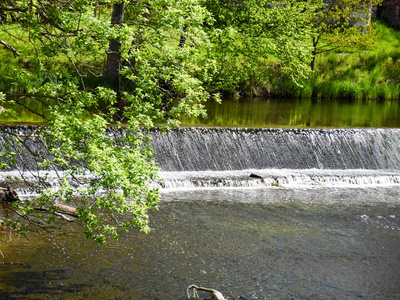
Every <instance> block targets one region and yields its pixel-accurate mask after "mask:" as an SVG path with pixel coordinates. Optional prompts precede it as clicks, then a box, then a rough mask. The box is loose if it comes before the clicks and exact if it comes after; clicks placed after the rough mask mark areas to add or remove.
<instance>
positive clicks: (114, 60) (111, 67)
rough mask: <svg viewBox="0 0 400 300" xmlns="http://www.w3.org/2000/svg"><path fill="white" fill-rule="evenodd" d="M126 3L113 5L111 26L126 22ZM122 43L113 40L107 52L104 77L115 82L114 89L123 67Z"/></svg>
mask: <svg viewBox="0 0 400 300" xmlns="http://www.w3.org/2000/svg"><path fill="white" fill-rule="evenodd" d="M124 11H125V2H124V1H121V2H118V3H115V4H114V5H113V11H112V17H111V24H112V25H115V26H118V25H122V23H123V21H124ZM120 50H121V43H120V42H119V41H118V40H111V41H110V44H109V48H108V52H107V62H106V66H105V69H104V74H103V75H104V77H106V78H110V79H112V80H113V82H114V89H115V88H116V86H115V85H116V84H117V83H118V78H119V71H120V65H121V53H120Z"/></svg>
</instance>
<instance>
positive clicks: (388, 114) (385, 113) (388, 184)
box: [0, 99, 400, 300]
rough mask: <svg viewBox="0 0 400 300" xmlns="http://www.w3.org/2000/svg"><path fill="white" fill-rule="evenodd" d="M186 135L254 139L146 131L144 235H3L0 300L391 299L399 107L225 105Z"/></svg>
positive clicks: (75, 230) (398, 248) (67, 231)
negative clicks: (153, 189) (152, 159)
mask: <svg viewBox="0 0 400 300" xmlns="http://www.w3.org/2000/svg"><path fill="white" fill-rule="evenodd" d="M183 121H184V123H186V124H189V125H207V126H226V127H235V126H239V125H240V126H243V127H255V129H240V128H218V129H215V128H198V127H196V128H184V129H179V130H175V131H172V132H169V133H168V134H165V135H161V134H160V132H159V131H157V130H154V131H153V132H152V136H153V139H154V142H153V147H154V148H155V149H157V151H158V154H157V155H156V161H157V162H158V164H159V166H160V169H161V171H160V176H161V178H162V181H161V182H160V183H154V184H158V185H159V186H160V189H161V203H160V209H159V210H158V211H155V212H151V216H150V220H151V223H150V224H151V227H152V231H151V232H150V233H149V234H143V233H140V232H136V231H133V232H130V233H127V234H125V235H123V236H122V237H121V239H120V240H119V241H111V242H110V243H109V244H107V245H105V246H99V245H96V244H94V243H93V242H91V241H88V240H86V239H85V237H84V235H83V234H82V233H81V228H80V227H79V224H64V226H63V227H62V230H61V231H59V230H58V231H55V232H47V233H44V232H39V233H36V232H31V233H30V234H29V235H28V238H29V240H28V239H25V238H21V237H16V236H15V235H13V236H12V240H11V241H9V233H8V232H7V231H0V250H1V252H0V299H139V300H140V299H162V300H164V299H166V300H168V299H171V300H172V299H174V300H175V299H187V296H186V288H187V287H188V286H189V285H190V284H196V285H198V286H204V287H210V288H214V289H217V290H219V291H221V292H222V293H223V294H224V296H225V297H226V298H227V299H237V300H239V299H241V300H243V299H400V284H399V283H400V271H399V270H400V129H396V128H400V116H399V109H398V104H395V103H369V102H367V103H358V104H357V103H353V104H352V105H350V104H346V103H340V102H331V103H329V104H327V103H326V105H325V104H323V103H320V102H316V103H313V102H312V101H311V100H310V101H308V100H304V101H300V102H294V103H293V102H292V103H289V102H287V101H273V100H262V101H261V100H257V99H255V100H249V101H247V102H246V101H242V100H231V101H228V102H226V104H222V105H220V106H217V107H215V108H213V110H212V111H210V113H209V119H208V120H199V119H190V120H189V119H188V120H183ZM268 127H283V128H287V127H296V128H297V129H280V128H274V129H268ZM299 127H300V128H301V129H298V128H299ZM308 127H311V128H312V127H329V128H331V127H334V128H336V127H342V128H341V129H329V130H328V129H308ZM353 127H357V128H359V129H354V128H353ZM363 127H380V128H379V129H375V128H363ZM24 130H29V128H17V129H16V132H22V131H24ZM1 141H2V137H1V136H0V150H1V147H2V145H1ZM27 161H29V160H27ZM252 173H253V174H257V175H258V176H261V177H262V178H263V179H261V178H258V177H250V176H249V175H250V174H252ZM15 176H18V172H16V171H15V170H8V171H7V172H1V173H0V186H5V185H6V184H8V183H9V178H14V177H15ZM49 180H50V181H51V174H50V176H49ZM19 191H20V192H21V193H26V194H25V195H24V197H31V196H34V194H33V192H32V191H29V190H19ZM201 296H202V297H205V296H207V294H202V295H201Z"/></svg>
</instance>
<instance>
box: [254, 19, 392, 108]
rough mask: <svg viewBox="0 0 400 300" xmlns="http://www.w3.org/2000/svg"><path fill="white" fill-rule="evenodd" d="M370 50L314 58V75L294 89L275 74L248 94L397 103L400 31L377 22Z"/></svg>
mask: <svg viewBox="0 0 400 300" xmlns="http://www.w3.org/2000/svg"><path fill="white" fill-rule="evenodd" d="M375 25H376V31H377V42H376V45H375V47H374V48H373V49H364V50H353V49H338V50H337V51H335V52H328V53H325V54H321V55H319V56H317V59H316V65H315V71H314V73H313V74H312V75H311V76H310V77H309V78H308V79H306V80H303V81H302V82H301V86H297V85H295V84H293V83H292V82H290V80H288V79H287V78H284V77H281V76H279V74H278V73H277V74H275V75H274V77H271V78H269V82H260V83H259V84H258V85H257V84H254V86H253V88H252V91H250V92H251V93H252V94H255V95H257V94H259V95H268V96H271V97H283V98H318V99H326V98H328V99H348V100H399V99H400V31H396V30H394V29H392V28H389V27H387V26H386V25H385V24H383V23H380V22H377V23H376V24H375Z"/></svg>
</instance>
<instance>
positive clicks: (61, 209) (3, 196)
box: [0, 186, 78, 222]
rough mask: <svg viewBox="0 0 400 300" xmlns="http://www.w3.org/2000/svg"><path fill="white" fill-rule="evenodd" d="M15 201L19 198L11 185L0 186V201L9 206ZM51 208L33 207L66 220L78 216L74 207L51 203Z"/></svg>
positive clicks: (68, 220) (71, 219) (72, 219)
mask: <svg viewBox="0 0 400 300" xmlns="http://www.w3.org/2000/svg"><path fill="white" fill-rule="evenodd" d="M16 201H20V199H19V197H18V193H17V192H16V191H15V190H14V189H13V188H12V187H10V186H7V187H6V188H2V187H0V203H1V204H2V205H4V206H10V205H11V204H12V203H13V202H16ZM53 208H55V210H54V211H53V210H52V209H47V208H35V210H37V211H43V212H48V213H52V214H55V215H57V216H59V217H61V218H62V219H63V220H64V221H67V222H73V221H74V220H75V218H77V217H78V212H77V209H76V208H75V207H72V206H68V205H64V204H57V203H56V204H54V205H53ZM71 217H73V218H71Z"/></svg>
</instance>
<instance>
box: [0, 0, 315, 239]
mask: <svg viewBox="0 0 400 300" xmlns="http://www.w3.org/2000/svg"><path fill="white" fill-rule="evenodd" d="M321 5H322V1H309V2H307V1H294V0H283V1H277V0H268V1H266V0H256V1H253V0H245V1H240V2H236V1H227V0H221V1H208V0H171V1H164V0H160V1H134V0H104V1H95V0H87V1H82V0H71V1H64V0H52V1H50V0H32V1H26V0H7V1H3V2H2V4H1V5H0V15H1V16H2V17H1V19H2V20H5V22H3V24H2V25H0V26H1V27H0V30H1V32H2V35H1V40H0V42H1V44H2V45H3V46H4V47H2V48H1V50H0V51H1V52H0V53H1V55H2V56H3V57H6V58H7V59H8V60H7V61H8V62H7V65H5V66H4V67H1V68H4V69H2V70H5V72H1V74H0V79H1V80H0V90H1V91H2V92H3V93H4V94H5V98H4V97H3V98H4V99H2V105H4V107H6V109H7V110H8V112H10V111H11V109H10V108H12V107H13V105H14V106H15V105H16V106H21V107H24V108H25V109H27V110H29V111H30V112H31V113H35V114H36V115H38V116H39V117H40V118H41V120H43V121H44V122H45V123H46V127H39V128H35V129H32V131H31V132H27V133H24V132H16V131H10V130H8V129H7V128H5V127H4V128H3V129H2V130H3V131H7V132H6V136H7V137H8V139H9V140H8V141H7V145H9V148H6V149H3V150H4V151H5V152H6V153H7V154H5V155H3V158H5V157H7V158H10V159H11V158H12V156H13V155H12V154H14V155H16V156H21V157H23V156H24V153H25V152H24V151H28V152H29V153H30V155H31V156H33V157H34V159H35V162H36V166H37V167H38V168H39V169H40V168H44V169H50V170H53V171H54V172H56V173H57V174H58V175H59V180H58V183H57V185H56V188H48V187H47V185H46V176H47V175H46V174H45V173H44V174H43V172H37V173H33V174H34V176H35V177H36V179H37V182H38V183H39V184H40V188H39V189H40V191H41V194H40V196H39V197H38V198H37V199H35V201H23V202H22V201H21V202H19V203H18V205H17V206H15V207H14V210H15V211H17V212H18V214H19V215H20V216H21V217H23V218H25V219H27V220H29V221H30V222H38V224H43V223H42V221H41V220H44V222H50V223H51V222H52V221H54V218H55V215H57V214H58V213H59V211H58V206H56V205H55V203H61V204H62V203H64V202H66V203H71V204H73V205H74V206H76V207H77V208H78V213H79V219H80V221H81V222H82V224H83V225H84V226H85V229H86V234H87V236H88V237H89V238H92V239H94V240H95V241H97V242H100V243H103V242H105V240H106V238H107V237H114V238H118V236H119V235H120V233H121V232H123V231H126V230H128V229H129V228H131V227H139V228H140V229H141V230H143V231H147V230H148V229H149V227H148V220H147V210H148V209H155V208H156V207H157V201H158V199H159V194H158V190H157V188H154V187H151V183H152V182H153V181H156V180H157V166H156V165H155V162H154V160H153V158H152V154H153V151H152V149H151V147H150V139H149V136H148V130H149V129H150V128H151V127H154V126H163V128H165V129H167V128H171V127H174V126H177V125H178V124H179V122H178V121H177V118H179V117H180V116H181V115H183V114H186V115H189V116H197V115H204V114H205V110H204V106H203V103H204V102H205V101H206V100H207V99H209V98H214V99H215V100H217V101H219V96H218V94H217V93H214V91H221V90H229V91H233V90H237V89H238V88H243V87H240V84H241V83H243V82H249V81H251V80H255V79H257V80H259V81H260V82H262V81H268V80H270V75H269V74H270V70H271V67H273V68H275V70H277V72H279V74H280V76H281V77H282V78H287V79H288V80H289V81H290V82H291V83H294V84H295V85H298V83H299V81H300V80H301V79H303V78H306V77H307V76H308V75H309V73H310V66H309V61H310V60H311V57H312V47H311V44H310V41H311V39H312V38H313V37H314V36H315V27H314V23H313V20H315V12H316V11H317V10H318V9H319V8H320V7H321ZM210 91H213V92H210ZM28 103H30V104H32V103H33V104H35V105H34V106H31V105H30V104H29V105H28ZM41 108H45V111H41ZM111 125H112V126H113V129H112V130H110V128H109V127H110V126H111ZM32 139H35V142H36V143H38V142H40V143H41V144H42V147H43V149H46V151H45V152H41V151H39V150H37V149H34V148H32V147H31V146H30V145H31V143H30V140H32ZM13 162H14V163H15V162H16V160H14V161H9V163H13ZM5 166H8V165H7V164H5ZM19 167H20V168H21V172H22V173H23V172H26V171H27V170H26V168H24V167H21V166H19ZM43 210H45V211H46V212H51V214H50V216H49V215H48V214H46V215H44V214H42V213H41V211H43ZM31 216H33V217H34V218H31ZM16 226H17V224H16Z"/></svg>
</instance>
